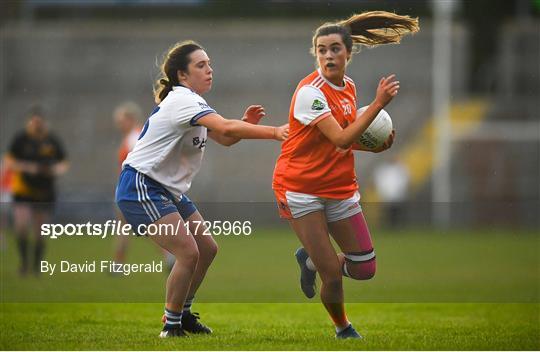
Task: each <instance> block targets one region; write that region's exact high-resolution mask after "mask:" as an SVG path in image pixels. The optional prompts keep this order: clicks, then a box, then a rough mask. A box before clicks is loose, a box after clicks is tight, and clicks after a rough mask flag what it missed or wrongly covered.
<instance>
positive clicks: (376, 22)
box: [311, 11, 420, 55]
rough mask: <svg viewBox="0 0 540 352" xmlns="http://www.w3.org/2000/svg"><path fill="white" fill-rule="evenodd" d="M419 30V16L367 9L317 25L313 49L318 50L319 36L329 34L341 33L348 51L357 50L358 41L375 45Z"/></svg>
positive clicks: (396, 40) (361, 43)
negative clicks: (355, 48)
mask: <svg viewBox="0 0 540 352" xmlns="http://www.w3.org/2000/svg"><path fill="white" fill-rule="evenodd" d="M419 30H420V27H419V26H418V18H411V17H409V16H400V15H396V14H395V13H391V12H386V11H370V12H364V13H361V14H357V15H353V16H351V17H350V18H348V19H346V20H343V21H339V22H335V23H325V24H323V25H322V26H320V27H319V28H317V30H316V31H315V34H314V35H313V47H312V48H311V52H312V54H314V55H315V54H316V45H317V38H319V37H321V36H325V35H330V34H339V35H341V38H342V40H343V43H344V44H345V47H346V48H347V52H349V53H353V52H354V51H353V49H354V47H355V45H365V46H369V47H374V46H377V45H381V44H398V43H399V42H400V41H401V38H402V37H403V36H404V35H406V34H412V33H416V32H418V31H419Z"/></svg>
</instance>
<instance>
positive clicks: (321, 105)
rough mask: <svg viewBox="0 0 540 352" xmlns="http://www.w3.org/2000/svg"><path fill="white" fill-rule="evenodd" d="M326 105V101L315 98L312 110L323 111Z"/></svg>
mask: <svg viewBox="0 0 540 352" xmlns="http://www.w3.org/2000/svg"><path fill="white" fill-rule="evenodd" d="M324 107H325V105H324V103H323V102H322V101H320V100H319V99H315V100H313V104H311V109H312V110H317V111H321V110H323V109H324Z"/></svg>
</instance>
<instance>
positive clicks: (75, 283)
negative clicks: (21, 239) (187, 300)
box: [0, 229, 540, 350]
mask: <svg viewBox="0 0 540 352" xmlns="http://www.w3.org/2000/svg"><path fill="white" fill-rule="evenodd" d="M539 240H540V238H539V236H538V234H536V233H520V232H514V233H512V232H507V233H505V232H499V233H483V232H476V231H474V232H473V231H454V232H449V233H445V234H438V233H433V232H430V231H425V230H423V231H419V230H418V231H413V230H411V231H406V232H401V233H397V234H389V233H385V232H380V233H379V232H378V233H376V234H375V237H374V243H375V247H376V252H377V266H378V268H377V270H378V271H377V275H376V277H375V278H374V279H373V280H370V281H367V282H358V281H353V280H345V294H346V300H347V302H355V303H349V304H348V305H347V311H348V316H349V318H350V319H351V320H352V321H353V322H354V323H355V325H356V327H357V328H358V330H359V331H360V332H361V333H362V334H363V335H364V336H365V339H364V340H362V341H336V340H335V339H334V337H333V332H332V327H331V324H330V321H329V319H328V317H327V315H326V313H325V311H324V309H323V307H322V305H320V304H319V303H318V302H319V301H318V297H316V298H315V300H314V301H313V302H315V303H306V302H308V300H307V299H305V298H304V297H303V296H302V294H301V293H300V290H299V288H298V283H297V282H298V277H297V268H296V263H295V260H294V257H293V256H292V253H293V252H294V250H295V249H296V247H297V246H298V241H297V239H296V238H295V237H294V235H293V234H292V233H291V232H290V230H288V229H282V230H258V231H255V232H254V234H253V235H251V236H241V237H221V238H218V242H219V245H220V253H219V254H218V257H217V258H216V261H215V263H214V265H213V266H212V268H211V270H210V272H209V274H208V276H207V278H206V280H205V283H204V284H203V286H202V287H201V290H200V292H199V293H198V294H197V303H196V305H195V306H194V308H195V310H196V311H200V312H201V313H202V315H203V319H204V322H205V323H208V324H209V325H210V326H212V327H213V328H214V330H215V334H214V335H213V336H205V337H201V336H196V337H193V338H190V339H188V340H181V341H178V340H174V341H169V340H166V341H163V340H160V339H158V338H157V337H156V336H157V334H158V332H159V330H160V326H161V324H160V318H161V311H162V308H163V303H162V300H163V297H164V281H165V277H166V275H165V274H164V273H155V274H133V275H131V276H128V277H120V278H118V277H111V276H109V275H106V274H100V273H86V274H57V275H54V276H47V275H42V276H41V277H32V276H30V277H25V278H21V277H19V275H18V274H17V258H16V256H15V253H14V249H15V243H14V242H13V238H11V237H10V238H8V249H7V250H5V251H3V252H0V259H1V261H0V262H1V268H0V283H1V285H0V286H1V287H0V294H1V302H2V304H1V305H0V313H1V316H0V337H1V338H0V347H1V348H2V349H16V350H17V349H35V350H44V349H45V350H54V349H67V350H70V349H98V350H99V349H119V350H123V349H137V350H141V349H142V350H145V349H149V350H154V349H161V350H164V349H182V350H216V349H218V350H243V349H250V350H350V349H368V350H381V349H383V350H394V349H407V350H410V349H412V350H426V349H430V350H431V349H435V350H448V349H457V350H470V349H478V350H485V349H488V350H509V349H510V350H516V349H517V350H538V349H540V304H539V300H540V295H539V292H540V291H539V286H540V259H539V258H540V242H539ZM112 245H113V243H112V242H111V240H100V239H97V238H88V237H83V238H80V237H79V238H60V239H58V240H55V241H51V240H49V241H48V252H47V260H49V261H52V262H54V261H59V260H62V259H64V260H73V261H77V262H84V261H85V260H92V259H97V260H107V259H109V258H110V256H111V255H112ZM130 245H131V248H130V252H129V257H128V261H129V262H148V261H151V260H159V259H160V255H159V252H158V250H157V249H156V248H154V246H153V244H152V243H151V241H149V240H147V239H144V238H138V239H133V240H132V241H131V244H130ZM54 302H58V303H54ZM128 302H131V303H128Z"/></svg>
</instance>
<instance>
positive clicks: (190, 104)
mask: <svg viewBox="0 0 540 352" xmlns="http://www.w3.org/2000/svg"><path fill="white" fill-rule="evenodd" d="M177 109H178V111H177V113H176V114H175V115H176V116H175V120H176V121H175V122H176V123H177V124H178V125H184V124H186V123H189V124H190V125H191V126H198V124H197V121H198V120H199V119H200V118H201V117H203V116H206V115H208V114H211V113H215V112H216V111H215V110H214V109H212V108H211V107H210V106H209V105H208V104H207V103H206V101H205V100H204V99H203V98H202V97H201V96H199V95H196V94H193V95H188V96H186V97H185V99H183V101H182V103H181V104H178V106H177Z"/></svg>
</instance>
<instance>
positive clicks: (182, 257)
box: [172, 245, 200, 271]
mask: <svg viewBox="0 0 540 352" xmlns="http://www.w3.org/2000/svg"><path fill="white" fill-rule="evenodd" d="M172 254H173V255H174V256H175V258H176V260H177V261H179V262H180V263H182V266H183V267H184V268H188V269H191V270H193V271H194V270H195V269H196V268H197V263H198V262H199V257H200V253H199V249H198V248H197V246H196V245H194V246H189V248H183V249H182V250H176V251H174V253H172Z"/></svg>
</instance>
